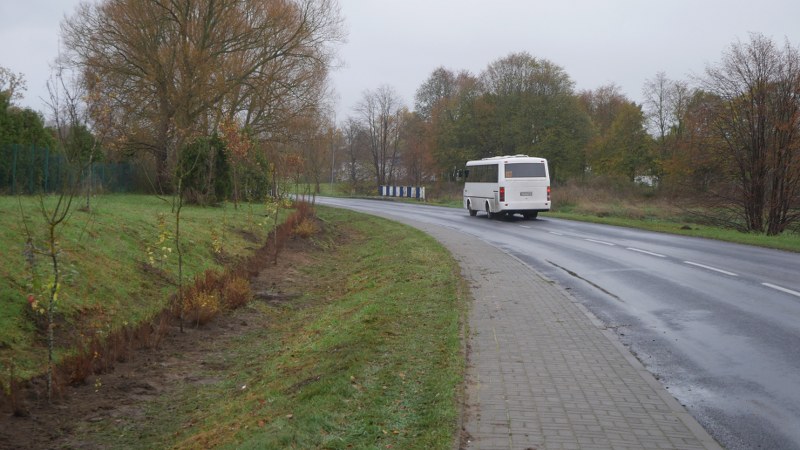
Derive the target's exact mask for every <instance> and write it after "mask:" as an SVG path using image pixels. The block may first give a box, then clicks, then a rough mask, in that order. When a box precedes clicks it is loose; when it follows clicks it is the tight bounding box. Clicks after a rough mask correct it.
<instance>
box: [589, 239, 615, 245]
mask: <svg viewBox="0 0 800 450" xmlns="http://www.w3.org/2000/svg"><path fill="white" fill-rule="evenodd" d="M584 241H589V242H594V243H595V244H603V245H608V246H609V247H614V246H615V245H617V244H612V243H611V242H604V241H596V240H594V239H584Z"/></svg>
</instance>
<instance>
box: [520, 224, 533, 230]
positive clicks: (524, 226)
mask: <svg viewBox="0 0 800 450" xmlns="http://www.w3.org/2000/svg"><path fill="white" fill-rule="evenodd" d="M520 226H521V227H522V228H527V229H529V230H530V229H531V227H529V226H527V225H520Z"/></svg>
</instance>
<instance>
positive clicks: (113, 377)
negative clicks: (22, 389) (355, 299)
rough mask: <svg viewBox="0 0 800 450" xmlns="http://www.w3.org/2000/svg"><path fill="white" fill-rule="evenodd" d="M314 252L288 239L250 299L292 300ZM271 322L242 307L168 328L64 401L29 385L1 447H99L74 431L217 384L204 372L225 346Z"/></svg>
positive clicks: (139, 414) (1, 434) (5, 426)
mask: <svg viewBox="0 0 800 450" xmlns="http://www.w3.org/2000/svg"><path fill="white" fill-rule="evenodd" d="M312 251H314V249H313V247H311V246H310V245H308V244H307V243H305V242H304V241H302V240H291V241H290V242H289V243H288V244H287V248H286V249H285V251H284V252H282V254H281V258H280V259H279V262H278V264H277V265H273V264H271V262H270V263H267V264H265V266H264V267H263V268H262V271H261V273H260V274H259V275H258V277H257V278H256V279H254V280H251V284H252V286H251V287H252V291H253V292H254V293H255V294H256V299H257V300H260V301H267V302H281V301H285V299H286V298H290V297H292V294H291V292H293V291H292V290H293V289H296V287H295V286H303V285H305V283H304V282H303V281H302V280H299V278H298V277H299V276H300V275H299V274H298V273H297V271H295V270H293V268H294V267H298V266H302V265H303V264H305V263H306V261H307V258H308V254H309V252H312ZM287 292H288V293H287ZM269 324H270V319H269V317H268V316H267V315H266V314H263V313H261V312H259V310H258V309H257V308H250V307H243V308H240V309H238V310H236V311H233V312H230V313H228V314H224V315H221V316H219V317H217V318H215V319H214V320H213V321H212V322H210V323H209V324H206V325H204V326H202V327H200V328H195V327H192V326H191V325H189V326H185V327H184V332H183V333H181V332H180V329H179V328H178V327H177V326H172V327H170V329H169V331H168V333H167V335H166V336H165V337H164V339H163V341H162V344H161V345H160V346H159V347H158V348H157V349H145V350H137V351H133V352H132V353H131V354H130V356H129V357H128V359H127V360H126V361H124V362H120V363H117V364H116V366H115V367H114V369H113V371H111V372H109V373H103V374H100V375H97V376H95V377H90V378H89V379H88V380H87V383H86V384H85V385H81V386H72V387H68V388H67V390H66V392H65V395H64V396H63V398H61V399H56V400H55V401H54V402H53V404H51V405H48V404H47V400H46V398H45V396H44V394H43V392H42V391H39V392H37V390H36V389H30V390H29V392H28V395H27V397H28V398H27V400H26V401H27V407H28V408H27V409H28V411H29V412H30V414H29V415H28V416H27V417H15V416H13V415H12V414H11V413H10V412H9V411H3V412H2V415H1V416H0V449H23V448H31V449H34V448H36V449H44V448H82V449H99V448H105V447H104V446H103V445H100V444H98V443H96V442H92V440H91V436H80V434H81V433H80V432H79V431H78V430H80V429H81V428H85V426H84V425H86V424H90V423H93V422H100V421H113V422H115V423H122V422H124V421H127V422H129V421H130V420H131V419H136V420H137V421H145V420H147V417H146V415H145V412H144V411H145V407H146V405H147V402H148V401H150V400H152V399H154V398H157V397H158V396H161V395H165V394H168V393H170V392H172V391H174V390H177V389H180V388H183V387H184V386H185V385H186V384H187V383H188V384H196V385H202V384H206V383H214V382H217V381H218V380H216V379H212V378H209V377H208V375H207V374H208V372H209V371H211V372H212V373H213V372H214V370H215V367H213V361H220V360H224V354H225V353H226V352H227V350H226V349H227V348H228V347H229V346H231V345H233V342H234V341H235V340H236V339H237V338H238V337H239V336H241V335H243V334H244V333H247V332H248V331H249V330H252V329H254V327H266V326H269ZM223 369H224V368H218V369H217V370H220V371H222V370H223ZM201 374H206V375H201Z"/></svg>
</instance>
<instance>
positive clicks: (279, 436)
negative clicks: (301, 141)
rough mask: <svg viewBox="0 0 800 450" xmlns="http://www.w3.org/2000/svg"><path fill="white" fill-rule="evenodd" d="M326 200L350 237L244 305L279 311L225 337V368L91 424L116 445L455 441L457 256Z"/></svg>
mask: <svg viewBox="0 0 800 450" xmlns="http://www.w3.org/2000/svg"><path fill="white" fill-rule="evenodd" d="M318 213H319V215H320V217H321V218H322V220H323V221H324V222H325V223H326V229H327V230H328V232H329V233H328V234H329V235H330V234H331V232H333V233H334V234H335V235H339V236H345V239H343V240H342V241H341V242H326V243H325V245H323V246H322V247H323V248H325V250H324V254H323V255H322V256H320V257H316V258H314V259H313V260H312V261H311V262H310V263H309V264H307V265H305V266H304V267H302V268H300V270H301V273H302V275H300V276H299V277H298V278H299V280H298V283H300V284H301V285H302V286H305V290H304V292H303V295H302V297H301V298H298V299H295V300H294V301H293V302H292V303H289V304H281V305H275V304H268V303H262V302H256V303H253V304H251V305H250V306H248V307H249V308H257V309H258V310H259V311H260V313H261V314H264V315H266V316H267V317H269V318H270V320H269V322H270V324H271V325H270V326H265V327H254V328H255V329H254V330H253V331H251V332H250V333H249V334H247V335H246V336H243V337H241V339H239V340H238V341H237V342H236V343H234V344H233V345H230V346H229V347H228V348H226V350H225V352H224V354H225V355H226V356H225V357H224V361H222V362H221V364H218V365H220V366H224V367H225V369H224V373H222V374H220V373H219V372H216V373H214V374H213V375H210V376H213V377H215V378H217V379H218V380H219V381H217V382H215V383H212V384H207V385H203V386H200V387H198V386H196V385H193V386H189V385H188V384H187V385H186V386H185V387H183V388H181V389H179V390H178V391H177V392H176V393H175V394H174V395H173V396H169V397H163V398H161V399H160V400H158V401H157V402H155V403H153V404H151V405H150V406H149V408H148V410H147V412H146V417H147V420H146V421H141V420H136V419H130V420H128V421H125V422H124V423H116V424H110V423H109V424H106V425H103V424H97V425H96V428H95V429H93V430H89V432H90V433H91V434H92V436H95V437H97V436H102V437H103V440H104V442H103V445H104V446H108V447H111V448H162V447H177V448H210V447H215V448H236V449H248V448H252V449H262V448H267V449H282V448H332V449H347V448H403V449H449V448H452V446H453V443H454V437H455V435H456V433H457V422H458V417H459V406H458V402H457V392H458V391H459V390H460V385H461V382H462V377H463V369H464V359H463V352H462V350H461V345H462V340H461V334H462V321H463V317H464V314H465V304H466V302H465V298H464V292H465V288H464V286H463V284H462V282H461V281H460V277H459V276H458V273H459V270H458V266H457V263H456V262H455V261H454V260H453V259H452V258H451V257H450V256H449V254H448V253H447V251H446V250H445V249H444V248H443V247H442V246H441V245H439V244H438V243H437V242H436V241H435V240H433V239H432V238H431V237H429V236H427V235H424V234H423V233H421V232H419V231H417V230H414V229H412V228H410V227H407V226H404V225H400V224H397V223H394V222H390V221H386V220H383V219H379V218H376V217H371V216H366V215H359V214H356V213H353V212H347V211H343V210H337V209H328V208H318ZM334 230H335V231H334ZM242 386H246V389H242ZM186 424H192V425H191V426H187V425H186ZM120 430H124V431H123V432H120Z"/></svg>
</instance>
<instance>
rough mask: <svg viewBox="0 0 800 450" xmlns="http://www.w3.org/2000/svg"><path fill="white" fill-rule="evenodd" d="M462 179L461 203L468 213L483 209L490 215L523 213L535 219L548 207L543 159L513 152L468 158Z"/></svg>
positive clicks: (548, 190)
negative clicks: (475, 158)
mask: <svg viewBox="0 0 800 450" xmlns="http://www.w3.org/2000/svg"><path fill="white" fill-rule="evenodd" d="M464 179H465V183H464V207H465V208H467V211H469V215H470V216H475V215H477V214H478V211H485V212H486V214H487V215H488V216H489V218H492V217H494V216H495V215H500V214H505V215H508V216H513V215H514V214H522V216H523V217H524V218H526V219H534V218H536V216H538V215H539V213H540V212H542V211H550V172H549V169H548V167H547V160H546V159H543V158H534V157H530V156H527V155H514V156H495V157H493V158H483V159H481V160H476V161H468V162H467V166H466V168H465V170H464Z"/></svg>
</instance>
